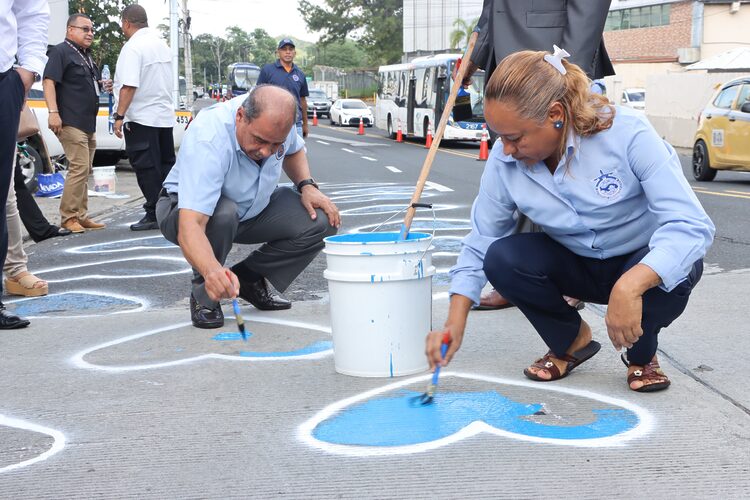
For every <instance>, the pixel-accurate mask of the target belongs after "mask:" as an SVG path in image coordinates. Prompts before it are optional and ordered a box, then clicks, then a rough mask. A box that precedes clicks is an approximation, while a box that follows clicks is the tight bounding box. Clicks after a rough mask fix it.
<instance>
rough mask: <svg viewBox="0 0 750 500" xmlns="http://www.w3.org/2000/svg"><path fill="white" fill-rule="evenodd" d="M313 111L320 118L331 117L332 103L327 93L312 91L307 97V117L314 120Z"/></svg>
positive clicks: (317, 90)
mask: <svg viewBox="0 0 750 500" xmlns="http://www.w3.org/2000/svg"><path fill="white" fill-rule="evenodd" d="M313 109H314V110H315V113H316V114H317V115H318V118H323V117H324V116H328V117H329V118H330V117H331V101H330V100H329V99H328V96H327V95H326V93H325V92H324V91H322V90H319V89H310V95H309V96H307V116H308V117H309V118H312V115H313Z"/></svg>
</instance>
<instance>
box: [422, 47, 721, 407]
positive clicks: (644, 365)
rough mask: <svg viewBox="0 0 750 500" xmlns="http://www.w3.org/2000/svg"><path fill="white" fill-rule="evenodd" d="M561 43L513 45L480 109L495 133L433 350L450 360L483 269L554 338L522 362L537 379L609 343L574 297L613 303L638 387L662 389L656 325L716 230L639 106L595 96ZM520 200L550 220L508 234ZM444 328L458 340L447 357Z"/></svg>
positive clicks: (695, 270) (693, 276) (610, 324)
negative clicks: (535, 47) (547, 48)
mask: <svg viewBox="0 0 750 500" xmlns="http://www.w3.org/2000/svg"><path fill="white" fill-rule="evenodd" d="M565 54H566V53H564V52H563V51H559V50H556V53H555V54H554V55H551V54H549V53H546V52H534V51H523V52H517V53H515V54H511V55H510V56H508V57H507V58H505V59H504V60H503V61H502V63H501V64H500V66H498V68H497V69H496V70H495V72H494V73H493V74H492V77H491V79H490V81H489V83H488V85H487V88H486V91H485V118H486V120H487V123H488V125H489V126H490V127H491V128H492V129H493V130H494V131H495V132H496V133H497V134H498V136H499V138H500V140H499V141H497V143H496V144H495V146H494V147H493V149H492V153H491V154H490V158H489V160H488V162H487V165H486V167H485V171H484V174H483V176H482V181H481V185H480V188H479V194H478V196H477V198H476V200H475V201H474V205H473V207H472V211H471V220H472V231H471V232H470V233H469V235H467V237H466V238H465V239H464V241H463V245H462V248H461V253H460V255H459V257H458V261H457V263H456V265H455V266H454V267H453V268H452V270H451V290H450V293H451V302H450V309H449V314H448V319H447V320H446V323H445V328H444V329H443V330H440V331H434V332H430V334H429V335H428V337H427V354H428V359H429V361H430V364H431V366H435V365H436V364H441V365H446V364H447V363H448V362H449V361H450V360H451V359H452V357H453V355H454V354H455V353H456V351H457V350H458V348H459V347H460V345H461V341H462V339H463V334H464V328H465V325H466V317H467V313H468V311H469V309H470V308H471V306H472V305H473V304H476V303H478V302H479V296H480V291H481V289H482V287H483V286H484V285H485V283H486V282H487V280H488V279H489V281H490V283H492V285H493V286H494V287H495V288H496V289H497V290H498V292H500V293H501V294H502V295H503V296H504V297H506V298H507V299H508V300H510V301H511V302H512V303H513V304H515V305H516V306H518V308H519V309H520V310H521V312H522V313H523V314H524V315H525V316H526V318H527V319H528V320H529V322H530V323H531V324H532V326H533V327H534V328H535V329H536V331H537V332H538V333H539V335H540V336H541V337H542V339H543V340H544V342H545V343H546V344H547V346H548V347H549V352H548V353H547V354H545V355H544V356H542V357H541V358H540V359H538V360H537V361H535V362H534V363H533V364H532V365H531V366H529V367H528V368H526V370H524V374H525V375H526V376H527V377H529V378H530V379H532V380H538V381H549V380H556V379H559V378H562V377H565V376H567V375H568V374H569V373H570V371H571V370H572V369H573V368H575V367H576V366H578V365H579V364H581V363H582V362H583V361H586V360H587V359H589V358H591V356H593V355H594V354H596V353H597V352H598V351H599V349H600V348H601V346H600V345H599V343H597V342H596V341H594V340H592V334H591V328H590V327H589V325H587V324H586V323H585V322H584V321H583V320H582V319H581V316H580V314H579V313H578V311H577V310H576V309H575V308H574V307H572V306H570V305H569V304H568V302H566V300H565V299H564V297H563V296H564V295H566V296H570V297H576V298H578V299H581V300H584V301H586V302H592V303H600V304H607V306H608V307H607V315H606V318H605V320H606V325H607V331H608V334H609V337H610V340H611V341H612V344H613V345H614V347H615V348H616V349H617V350H618V351H619V350H620V349H622V348H623V347H624V348H626V349H627V355H623V361H625V363H626V364H627V365H628V377H627V382H628V386H629V387H630V389H632V390H634V391H639V392H647V391H657V390H661V389H666V388H667V387H668V386H669V384H670V381H669V379H668V378H667V376H666V375H665V374H664V372H663V371H662V370H661V368H660V367H659V364H658V360H657V358H656V349H657V336H658V333H659V331H660V330H661V329H662V328H664V327H666V326H668V325H669V324H670V323H671V322H672V321H673V320H675V319H676V318H677V317H678V316H679V315H680V314H682V312H683V311H684V309H685V306H686V305H687V301H688V298H689V296H690V292H691V290H692V288H693V287H694V286H695V285H696V283H697V282H698V280H699V279H700V277H701V274H702V270H703V261H702V259H703V257H704V255H705V253H706V251H707V250H708V248H709V246H710V245H711V242H712V241H713V236H714V231H715V228H714V225H713V223H712V222H711V220H710V219H709V218H708V216H707V215H706V213H705V211H704V210H703V208H702V207H701V205H700V203H699V202H698V199H697V198H696V196H695V194H694V193H693V191H692V190H691V189H690V186H689V185H688V183H687V181H686V179H685V177H684V175H683V173H682V168H681V166H680V162H679V159H678V157H677V154H676V153H675V151H674V149H673V148H672V147H671V146H670V145H669V144H667V143H666V142H664V141H663V140H662V139H661V138H660V137H659V136H658V134H657V133H656V131H655V130H654V129H653V128H652V127H651V125H650V124H649V123H648V121H647V119H646V118H645V116H644V115H643V114H639V113H636V112H634V111H633V110H630V109H628V108H620V107H616V108H615V107H614V106H611V105H610V104H609V103H608V102H607V100H606V98H604V97H603V96H600V95H595V94H592V93H591V92H590V90H589V88H590V83H589V81H588V79H587V77H586V75H585V74H584V73H583V71H582V70H581V69H580V68H579V67H578V66H576V65H574V64H570V63H568V62H567V61H564V60H563V57H564V55H565ZM515 210H519V211H520V212H522V213H524V214H526V215H528V216H529V218H530V219H531V220H533V221H534V222H535V223H536V224H538V225H539V226H540V227H541V228H542V229H543V231H544V232H542V233H524V234H512V232H513V228H514V221H513V212H514V211H515ZM445 332H448V333H450V335H451V338H452V342H451V345H450V347H449V349H448V352H447V354H446V356H445V358H443V357H442V356H441V354H440V344H441V338H442V336H443V334H444V333H445Z"/></svg>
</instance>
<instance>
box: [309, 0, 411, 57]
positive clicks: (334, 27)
mask: <svg viewBox="0 0 750 500" xmlns="http://www.w3.org/2000/svg"><path fill="white" fill-rule="evenodd" d="M297 10H299V12H300V14H301V15H302V17H303V18H304V20H305V23H306V24H307V28H308V29H309V30H310V31H321V32H323V36H322V37H321V39H320V42H321V43H323V44H327V43H331V42H336V41H338V42H343V41H344V40H345V39H346V38H347V37H349V38H351V39H353V40H355V41H356V42H357V44H358V45H359V46H360V47H361V48H362V49H364V50H365V52H366V53H367V54H368V63H369V64H371V65H378V64H383V63H395V62H397V61H399V60H400V59H401V54H402V53H403V43H402V37H403V35H402V27H403V15H402V14H403V0H380V1H377V2H374V1H372V0H350V1H349V2H341V1H340V0H325V1H324V2H323V6H318V5H315V4H313V3H312V2H311V1H309V0H301V1H300V2H299V6H298V7H297Z"/></svg>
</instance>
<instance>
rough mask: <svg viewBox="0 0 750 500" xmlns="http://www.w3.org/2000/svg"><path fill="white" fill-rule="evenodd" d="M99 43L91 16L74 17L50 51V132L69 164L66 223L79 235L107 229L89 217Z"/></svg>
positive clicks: (64, 208) (46, 89)
mask: <svg viewBox="0 0 750 500" xmlns="http://www.w3.org/2000/svg"><path fill="white" fill-rule="evenodd" d="M93 42H94V25H93V24H92V22H91V19H89V17H88V16H87V15H85V14H73V15H71V16H70V17H69V18H68V27H67V30H66V32H65V40H64V41H63V42H62V43H59V44H57V45H55V46H54V47H52V48H51V49H50V50H49V54H48V56H49V61H48V62H47V66H46V67H45V68H44V82H43V84H42V85H43V87H44V99H45V100H46V101H47V107H48V108H49V121H48V124H49V128H50V130H52V132H54V134H55V135H56V136H57V137H58V138H59V139H60V143H61V144H62V146H63V149H64V150H65V157H66V158H67V159H68V162H69V164H68V175H67V176H66V177H65V187H64V188H63V194H62V199H61V200H60V219H61V225H62V227H64V228H65V229H68V230H70V231H72V232H74V233H82V232H83V231H84V230H86V229H102V228H104V224H101V223H99V222H94V221H93V220H91V219H89V217H88V178H89V173H91V167H92V162H93V161H94V152H95V150H96V115H97V113H98V112H99V93H100V91H101V88H100V85H99V83H100V80H101V75H100V73H99V68H98V67H97V66H96V63H94V61H93V59H91V51H90V50H89V48H90V47H91V44H92V43H93ZM105 83H107V84H109V82H105Z"/></svg>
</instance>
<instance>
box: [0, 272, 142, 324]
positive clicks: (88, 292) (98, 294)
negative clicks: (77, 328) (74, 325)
mask: <svg viewBox="0 0 750 500" xmlns="http://www.w3.org/2000/svg"><path fill="white" fill-rule="evenodd" d="M50 283H52V282H51V281H50ZM73 293H80V294H84V295H94V296H96V297H101V296H102V295H105V296H107V297H114V298H116V299H122V300H130V301H132V302H137V303H138V304H140V307H134V308H133V309H125V310H124V311H115V312H110V313H99V314H79V315H76V314H71V313H70V312H67V311H66V312H65V315H64V316H55V315H47V314H45V315H44V316H24V317H26V318H29V319H35V318H39V319H80V318H100V317H102V316H113V315H115V314H128V313H134V312H142V311H145V310H146V309H148V308H149V307H150V306H151V303H150V302H149V301H148V299H144V298H141V297H134V296H132V295H122V294H119V293H112V292H105V291H91V290H67V291H65V292H60V293H50V294H49V295H44V297H56V296H58V295H67V294H73ZM38 298H39V297H23V298H20V299H13V300H6V301H5V303H6V304H19V303H21V302H26V301H27V300H36V299H38Z"/></svg>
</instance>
